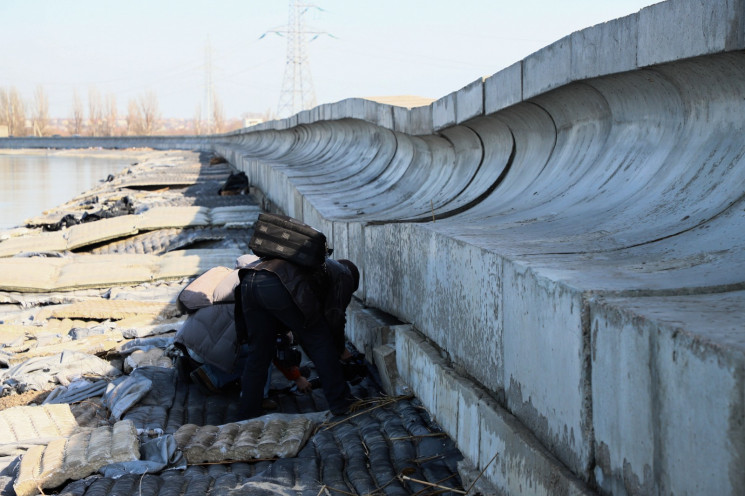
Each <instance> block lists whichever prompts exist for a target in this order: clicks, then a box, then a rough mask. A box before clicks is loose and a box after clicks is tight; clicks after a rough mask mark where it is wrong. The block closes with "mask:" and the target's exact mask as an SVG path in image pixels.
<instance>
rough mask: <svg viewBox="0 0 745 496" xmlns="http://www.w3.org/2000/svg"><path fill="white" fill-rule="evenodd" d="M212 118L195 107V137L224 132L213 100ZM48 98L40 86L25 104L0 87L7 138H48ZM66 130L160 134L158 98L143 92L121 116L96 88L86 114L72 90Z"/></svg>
mask: <svg viewBox="0 0 745 496" xmlns="http://www.w3.org/2000/svg"><path fill="white" fill-rule="evenodd" d="M212 107H213V112H212V115H211V116H210V117H211V119H204V118H202V116H201V110H200V108H199V107H197V112H196V115H195V118H194V120H193V122H192V127H193V133H194V134H214V133H221V132H224V131H226V120H225V114H224V112H223V108H222V104H221V103H220V102H219V100H218V99H215V101H214V103H213V105H212ZM50 120H51V119H50V117H49V99H48V97H47V95H46V92H45V91H44V88H43V87H42V86H37V87H36V90H35V91H34V96H33V99H32V101H30V102H26V101H25V100H24V99H23V97H22V96H21V94H20V92H19V91H18V90H17V89H16V88H15V87H11V88H2V87H0V126H2V125H5V126H7V130H8V135H10V136H49V135H50V134H53V133H54V132H55V130H53V129H52V128H51V126H50ZM66 127H67V129H66V131H67V132H69V134H70V135H73V136H143V135H155V134H159V133H161V132H162V131H163V119H162V117H161V114H160V110H159V104H158V97H157V95H156V94H155V92H153V91H146V92H144V93H142V94H140V95H138V96H137V97H135V98H131V99H130V100H129V101H128V103H127V112H126V115H124V116H123V117H120V115H119V113H118V107H117V101H116V96H115V95H114V94H111V93H110V94H107V95H102V94H101V93H100V92H99V91H98V90H97V89H96V88H95V87H91V88H89V90H88V95H87V112H86V106H85V104H84V102H83V99H82V98H81V97H80V94H79V93H78V91H77V90H74V91H73V95H72V107H71V109H70V114H69V117H68V118H67V119H66Z"/></svg>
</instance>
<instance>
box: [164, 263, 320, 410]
mask: <svg viewBox="0 0 745 496" xmlns="http://www.w3.org/2000/svg"><path fill="white" fill-rule="evenodd" d="M257 259H258V257H254V256H252V255H247V256H243V257H241V259H239V262H238V264H237V265H238V267H240V266H241V264H242V263H243V264H247V263H250V262H252V261H254V260H257ZM239 282H240V280H239V278H238V269H229V268H227V267H214V268H212V269H210V270H208V271H207V272H205V273H204V274H202V275H201V276H200V277H198V278H197V279H196V280H195V281H193V282H192V283H191V284H189V285H188V286H187V287H186V288H185V289H184V290H183V291H182V292H181V294H180V295H179V298H178V301H179V304H180V305H181V306H182V308H183V309H184V310H185V311H187V312H189V314H190V315H189V317H188V318H187V320H186V322H185V323H184V325H183V326H182V327H181V328H180V329H179V330H178V332H177V333H176V337H175V338H174V344H175V345H176V347H177V348H179V349H180V350H181V351H182V354H183V357H182V358H181V359H180V360H179V379H180V380H183V381H187V382H194V383H196V384H197V385H198V386H200V388H201V389H203V390H206V392H211V393H217V392H223V391H226V390H228V389H230V388H231V387H232V386H233V385H234V384H237V383H238V382H239V380H240V377H241V374H242V372H243V368H244V364H245V359H246V348H247V347H246V345H241V344H240V343H239V342H238V339H237V335H236V331H235V317H234V309H235V302H234V290H235V287H236V286H237V285H238V284H239ZM284 333H286V331H284ZM285 342H286V341H285V340H283V341H282V343H285ZM279 351H282V350H279ZM285 351H286V350H285ZM275 355H279V353H277V354H275ZM283 355H285V356H286V355H288V354H287V353H286V352H285V353H283ZM294 358H296V359H295V362H293V363H289V362H287V361H285V360H280V359H278V358H277V357H276V356H275V360H273V364H274V366H275V367H276V368H277V369H278V370H280V372H282V374H283V375H284V376H285V377H286V378H287V379H288V380H291V381H294V382H295V388H296V389H297V390H298V391H300V392H310V391H311V390H312V386H311V384H310V382H309V381H308V380H307V378H306V377H304V376H303V375H302V374H301V373H300V368H299V365H300V360H299V358H300V357H299V356H296V357H294ZM268 386H269V381H267V384H266V387H265V390H264V397H265V398H264V400H263V401H262V406H263V407H264V408H272V407H273V406H274V405H273V404H272V402H271V401H267V400H266V396H267V393H268Z"/></svg>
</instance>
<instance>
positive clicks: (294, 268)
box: [236, 258, 359, 418]
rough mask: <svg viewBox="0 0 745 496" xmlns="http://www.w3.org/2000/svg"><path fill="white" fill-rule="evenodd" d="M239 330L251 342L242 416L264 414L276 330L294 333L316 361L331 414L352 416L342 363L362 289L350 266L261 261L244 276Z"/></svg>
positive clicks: (346, 263)
mask: <svg viewBox="0 0 745 496" xmlns="http://www.w3.org/2000/svg"><path fill="white" fill-rule="evenodd" d="M240 279H241V284H240V287H239V291H238V292H237V293H236V298H238V297H240V302H241V304H240V305H236V313H237V312H238V311H239V310H240V312H241V313H242V315H241V316H239V315H237V314H236V329H237V330H238V332H239V335H240V334H241V333H244V335H245V336H246V341H247V344H248V349H247V355H246V365H245V368H244V369H243V376H242V378H241V411H242V412H243V416H245V417H246V418H252V417H256V416H259V415H261V414H262V410H261V408H260V405H261V398H262V394H263V390H264V384H265V383H266V378H267V370H268V368H269V363H270V362H271V360H272V356H273V349H274V339H275V330H276V329H279V328H285V329H289V330H290V331H292V333H293V335H294V337H295V339H296V340H297V341H298V342H299V343H300V346H301V347H302V348H303V350H304V351H305V353H306V354H307V355H308V356H309V357H310V359H311V360H312V361H313V363H314V365H315V368H316V371H317V372H318V375H319V377H320V379H321V383H322V384H323V393H324V395H325V397H326V401H327V402H328V404H329V408H330V409H331V412H332V413H333V414H335V415H343V414H345V413H347V411H348V409H349V406H350V403H351V401H352V400H353V398H352V396H351V394H350V391H349V386H348V385H347V381H346V380H345V376H344V371H343V369H342V365H341V363H340V361H339V357H340V356H342V354H343V353H344V351H345V348H344V344H345V338H344V326H345V323H346V316H345V315H346V308H347V306H348V305H349V302H350V301H351V299H352V293H354V292H355V291H356V290H357V287H358V285H359V271H358V270H357V267H356V266H355V265H354V264H353V263H352V262H350V261H349V260H339V261H336V260H333V259H326V262H325V263H324V264H323V266H322V267H321V268H320V269H316V268H314V269H311V268H306V267H302V266H300V265H296V264H294V263H292V262H289V261H286V260H283V259H279V258H261V259H259V260H257V261H255V262H253V263H250V264H249V265H247V266H245V268H243V269H241V270H240Z"/></svg>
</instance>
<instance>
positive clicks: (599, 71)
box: [570, 14, 639, 81]
mask: <svg viewBox="0 0 745 496" xmlns="http://www.w3.org/2000/svg"><path fill="white" fill-rule="evenodd" d="M638 24H639V15H638V14H632V15H629V16H626V17H621V18H619V19H614V20H612V21H608V22H604V23H602V24H598V25H596V26H592V27H589V28H586V29H583V30H581V31H576V32H574V33H572V34H571V36H570V41H571V46H572V79H573V80H575V81H577V80H582V79H587V78H591V77H595V76H601V75H607V74H614V73H618V72H624V71H631V70H634V69H636V68H637V65H636V64H637V61H636V52H637V48H636V44H637V40H638Z"/></svg>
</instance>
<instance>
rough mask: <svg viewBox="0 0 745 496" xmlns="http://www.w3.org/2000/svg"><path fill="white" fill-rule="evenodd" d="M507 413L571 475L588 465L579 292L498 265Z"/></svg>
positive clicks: (585, 333)
mask: <svg viewBox="0 0 745 496" xmlns="http://www.w3.org/2000/svg"><path fill="white" fill-rule="evenodd" d="M502 281H503V296H502V309H503V310H502V312H503V324H502V325H503V334H502V345H503V354H504V381H505V386H504V387H505V394H506V400H507V403H506V405H507V408H508V409H509V410H510V411H511V412H512V413H513V414H514V415H516V416H517V417H518V418H520V420H521V422H522V423H524V424H525V425H527V426H528V427H529V428H530V430H531V431H533V432H534V433H535V435H536V436H537V437H538V438H539V439H540V440H541V441H542V442H543V443H544V444H545V445H546V446H548V447H549V448H550V450H551V452H552V453H554V454H555V455H556V456H557V457H558V458H559V459H561V460H562V461H563V462H564V463H566V464H567V466H568V467H570V469H571V470H572V471H573V472H574V473H576V474H580V475H581V476H582V477H583V478H584V480H589V477H590V473H589V471H590V469H591V466H592V462H593V452H592V405H591V404H590V402H589V398H590V394H591V390H590V371H589V354H590V350H589V329H588V327H587V322H586V315H585V314H584V311H583V305H584V302H583V297H582V294H581V292H580V291H576V290H573V289H572V288H568V287H566V286H564V285H561V284H557V283H556V282H555V281H553V280H551V279H546V278H542V277H536V275H535V274H533V273H532V272H531V271H530V270H529V269H527V268H526V267H522V266H520V265H517V264H512V263H509V264H508V263H505V264H504V265H503V275H502Z"/></svg>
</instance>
